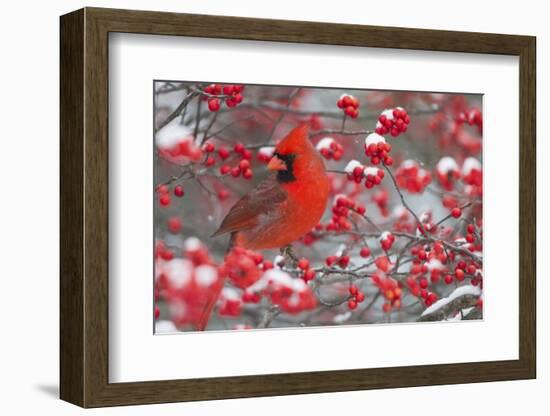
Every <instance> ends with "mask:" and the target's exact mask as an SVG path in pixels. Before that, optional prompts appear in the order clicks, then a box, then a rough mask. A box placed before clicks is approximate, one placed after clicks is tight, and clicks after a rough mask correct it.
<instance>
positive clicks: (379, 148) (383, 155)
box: [365, 133, 393, 166]
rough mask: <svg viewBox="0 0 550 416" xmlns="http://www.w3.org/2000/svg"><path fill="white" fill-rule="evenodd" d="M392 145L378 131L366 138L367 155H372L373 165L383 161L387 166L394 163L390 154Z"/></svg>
mask: <svg viewBox="0 0 550 416" xmlns="http://www.w3.org/2000/svg"><path fill="white" fill-rule="evenodd" d="M390 151H391V145H390V144H389V143H386V140H385V139H384V138H383V137H382V136H381V135H379V134H378V133H371V134H369V135H368V136H367V138H366V139H365V155H367V156H368V157H370V162H371V163H372V164H373V165H379V164H380V163H381V162H382V163H384V164H386V165H387V166H391V165H393V159H392V158H391V156H389V153H390Z"/></svg>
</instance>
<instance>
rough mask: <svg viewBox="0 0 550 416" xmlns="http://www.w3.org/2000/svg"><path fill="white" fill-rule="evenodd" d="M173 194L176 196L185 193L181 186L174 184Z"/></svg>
mask: <svg viewBox="0 0 550 416" xmlns="http://www.w3.org/2000/svg"><path fill="white" fill-rule="evenodd" d="M174 195H176V196H177V197H180V198H181V197H182V196H183V195H185V192H184V191H183V186H181V185H176V186H175V187H174Z"/></svg>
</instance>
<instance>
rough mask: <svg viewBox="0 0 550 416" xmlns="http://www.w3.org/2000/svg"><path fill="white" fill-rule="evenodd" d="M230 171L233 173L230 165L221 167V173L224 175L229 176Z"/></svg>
mask: <svg viewBox="0 0 550 416" xmlns="http://www.w3.org/2000/svg"><path fill="white" fill-rule="evenodd" d="M230 171H231V166H228V165H222V166H220V173H221V174H222V175H227V174H228V173H229V172H230Z"/></svg>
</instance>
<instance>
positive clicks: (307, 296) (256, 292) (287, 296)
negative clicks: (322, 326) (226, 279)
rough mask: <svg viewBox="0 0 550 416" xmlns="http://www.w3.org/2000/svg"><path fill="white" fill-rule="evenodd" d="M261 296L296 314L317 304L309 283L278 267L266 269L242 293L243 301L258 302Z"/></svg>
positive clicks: (285, 310) (287, 311)
mask: <svg viewBox="0 0 550 416" xmlns="http://www.w3.org/2000/svg"><path fill="white" fill-rule="evenodd" d="M262 296H266V297H268V298H269V299H270V301H271V303H272V304H273V305H278V306H279V307H280V308H281V310H283V311H284V312H286V313H290V314H297V313H300V312H303V311H306V310H311V309H314V308H315V307H316V306H317V299H316V298H315V295H314V294H313V291H312V290H311V288H310V287H309V285H307V284H306V282H304V280H302V279H294V278H293V277H291V276H290V275H289V274H288V273H286V272H285V271H283V270H280V269H275V268H273V269H270V270H267V271H266V272H265V273H264V274H263V276H262V278H261V279H260V280H258V281H257V282H256V283H255V284H254V285H252V286H250V287H248V288H247V289H246V290H245V292H244V294H243V297H242V299H243V301H244V302H250V301H254V302H259V300H260V299H261V297H262Z"/></svg>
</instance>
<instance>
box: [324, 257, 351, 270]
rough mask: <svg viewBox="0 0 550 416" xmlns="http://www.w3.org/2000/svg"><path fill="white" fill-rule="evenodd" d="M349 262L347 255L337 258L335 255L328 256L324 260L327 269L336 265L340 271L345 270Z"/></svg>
mask: <svg viewBox="0 0 550 416" xmlns="http://www.w3.org/2000/svg"><path fill="white" fill-rule="evenodd" d="M349 262H350V257H349V256H348V255H347V254H341V255H338V256H337V255H333V256H328V257H327V258H326V259H325V264H326V265H327V266H328V267H332V266H334V265H338V266H339V267H341V268H342V269H345V268H346V267H348V266H349Z"/></svg>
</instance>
